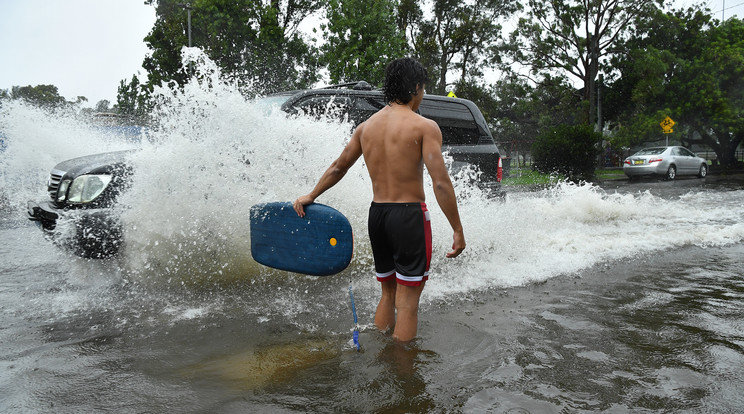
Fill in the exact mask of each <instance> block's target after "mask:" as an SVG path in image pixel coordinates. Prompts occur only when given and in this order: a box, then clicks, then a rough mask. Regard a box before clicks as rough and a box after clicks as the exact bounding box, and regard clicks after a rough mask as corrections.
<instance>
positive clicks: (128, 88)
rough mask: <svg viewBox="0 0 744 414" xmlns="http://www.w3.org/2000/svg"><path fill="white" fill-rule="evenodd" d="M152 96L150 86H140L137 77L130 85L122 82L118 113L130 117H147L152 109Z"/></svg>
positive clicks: (118, 99) (120, 84) (117, 98)
mask: <svg viewBox="0 0 744 414" xmlns="http://www.w3.org/2000/svg"><path fill="white" fill-rule="evenodd" d="M150 94H151V90H150V89H149V87H148V85H142V84H140V82H139V79H138V78H137V77H136V76H132V80H131V81H130V82H129V83H126V82H125V81H124V80H122V81H121V82H120V83H119V90H118V94H117V97H116V110H117V112H118V113H119V114H121V115H126V116H129V117H143V116H146V115H147V114H148V113H149V112H150V109H151V108H152V103H151V99H150Z"/></svg>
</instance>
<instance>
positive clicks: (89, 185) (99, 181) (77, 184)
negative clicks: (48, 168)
mask: <svg viewBox="0 0 744 414" xmlns="http://www.w3.org/2000/svg"><path fill="white" fill-rule="evenodd" d="M110 182H111V176H110V175H104V174H96V175H81V176H80V177H78V178H76V179H75V180H74V181H73V182H72V184H70V189H69V190H68V191H67V201H68V202H70V203H81V204H82V203H90V202H91V201H93V200H95V199H96V197H98V196H99V195H101V193H102V192H103V190H105V189H106V187H107V186H108V185H109V183H110Z"/></svg>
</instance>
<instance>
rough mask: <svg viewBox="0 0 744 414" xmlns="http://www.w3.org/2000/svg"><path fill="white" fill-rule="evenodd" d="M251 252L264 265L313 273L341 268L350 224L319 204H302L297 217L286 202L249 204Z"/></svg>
mask: <svg viewBox="0 0 744 414" xmlns="http://www.w3.org/2000/svg"><path fill="white" fill-rule="evenodd" d="M250 222H251V229H250V230H251V255H252V256H253V260H255V261H257V262H258V263H261V264H263V265H265V266H269V267H273V268H275V269H280V270H286V271H289V272H295V273H303V274H306V275H313V276H328V275H333V274H336V273H339V272H341V271H342V270H344V269H346V267H347V266H349V263H351V256H352V254H353V252H354V237H353V235H352V232H351V224H349V220H347V219H346V217H344V215H343V214H341V213H340V212H339V211H338V210H336V209H334V208H331V207H328V206H326V205H323V204H317V203H314V204H310V205H307V206H305V217H299V216H298V215H297V212H295V211H294V208H292V203H289V202H274V203H265V204H256V205H254V206H253V207H251V212H250Z"/></svg>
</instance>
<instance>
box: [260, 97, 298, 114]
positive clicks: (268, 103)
mask: <svg viewBox="0 0 744 414" xmlns="http://www.w3.org/2000/svg"><path fill="white" fill-rule="evenodd" d="M291 96H292V95H271V96H264V97H262V98H258V99H256V103H257V104H258V105H259V106H261V107H262V108H265V109H266V110H267V111H271V110H272V109H274V108H277V109H278V108H281V107H282V104H284V102H287V99H289V98H290V97H291Z"/></svg>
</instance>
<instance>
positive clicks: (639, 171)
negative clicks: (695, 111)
mask: <svg viewBox="0 0 744 414" xmlns="http://www.w3.org/2000/svg"><path fill="white" fill-rule="evenodd" d="M623 172H624V173H625V175H627V176H628V178H630V179H631V180H632V179H633V178H634V177H640V176H644V175H660V176H663V177H664V178H665V179H667V180H674V179H675V178H676V177H677V176H678V175H697V176H698V177H700V178H705V176H706V175H708V162H707V161H706V160H705V159H704V158H700V157H698V156H697V155H695V154H694V153H693V152H692V151H690V150H688V149H687V148H685V147H678V146H671V147H652V148H645V149H642V150H640V151H638V152H636V153H635V154H633V155H631V156H630V157H628V158H626V159H625V162H623Z"/></svg>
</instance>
